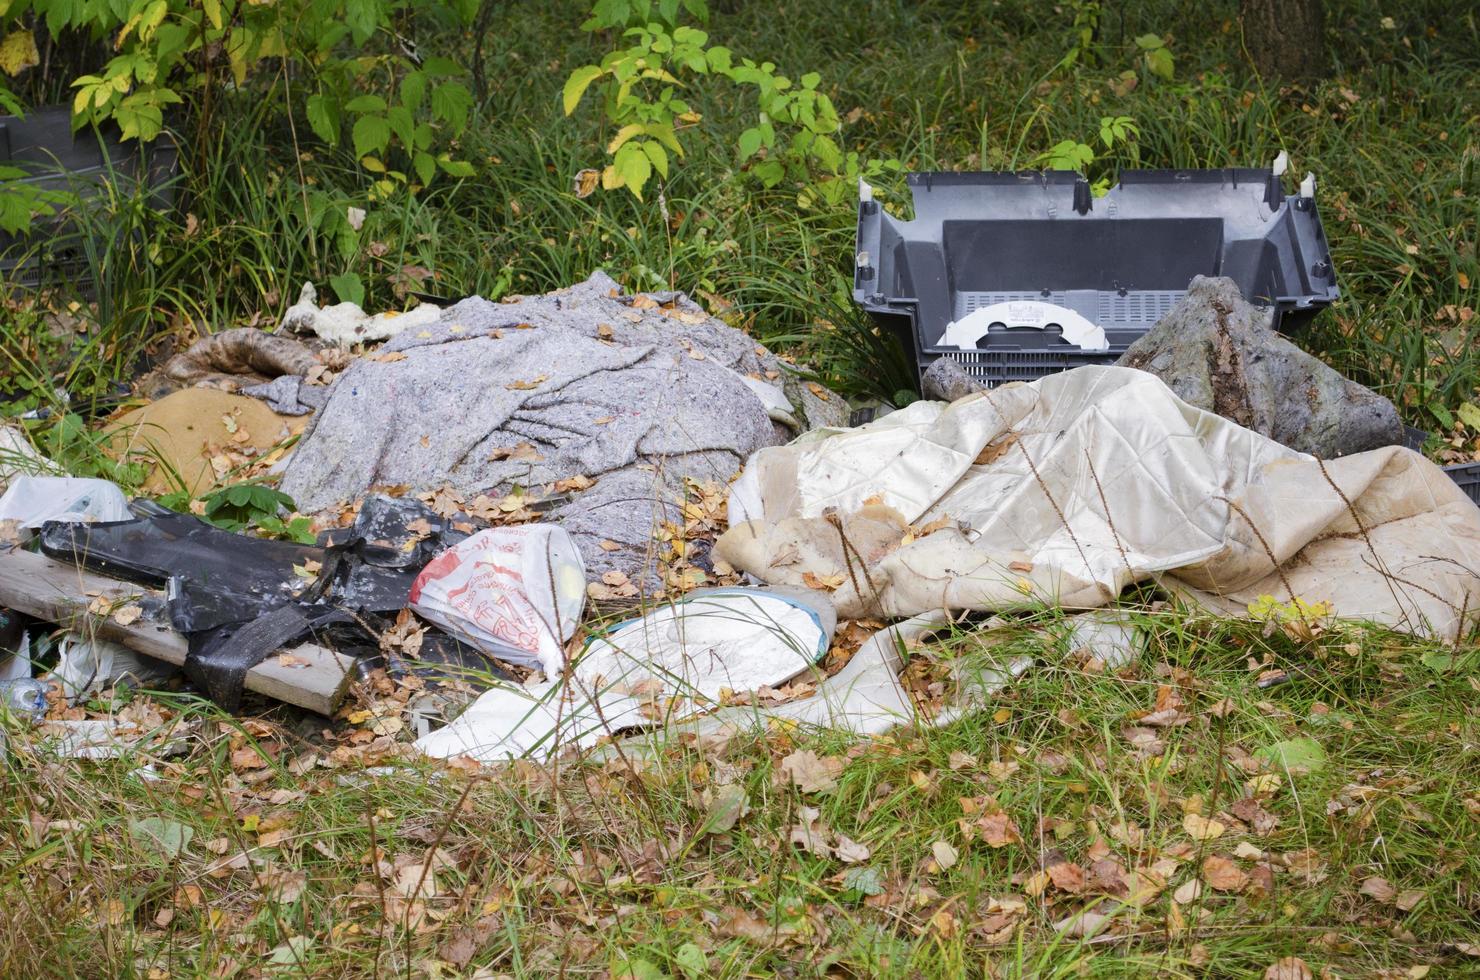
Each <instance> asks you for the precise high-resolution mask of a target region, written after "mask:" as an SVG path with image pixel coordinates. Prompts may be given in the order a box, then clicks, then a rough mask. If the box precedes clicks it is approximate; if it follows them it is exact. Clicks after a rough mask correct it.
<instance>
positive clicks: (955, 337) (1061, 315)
mask: <svg viewBox="0 0 1480 980" xmlns="http://www.w3.org/2000/svg"><path fill="white" fill-rule="evenodd" d="M994 323H1000V324H1002V325H1004V326H1007V327H1034V328H1036V329H1038V330H1042V329H1044V328H1045V327H1047V326H1049V325H1051V324H1058V326H1059V328H1060V329H1062V330H1063V332H1064V339H1065V340H1067V341H1068V342H1069V343H1071V344H1074V345H1075V346H1077V347H1079V349H1080V350H1109V349H1110V341H1109V339H1108V338H1106V336H1105V331H1104V329H1103V328H1101V327H1100V326H1098V325H1096V324H1093V323H1090V322H1089V321H1088V320H1086V319H1085V318H1084V317H1082V316H1080V315H1079V314H1078V313H1076V312H1074V311H1073V310H1071V309H1069V308H1068V307H1065V306H1059V305H1058V304H1057V303H1043V302H1040V301H1038V300H1021V301H1019V300H1014V301H1012V302H1008V303H993V304H992V305H991V306H984V307H982V308H981V309H979V310H972V311H971V312H970V313H968V314H966V315H965V316H963V317H962V318H961V319H959V320H953V321H951V323H950V324H948V325H947V326H946V332H945V333H944V334H942V335H941V338H940V344H941V346H942V347H958V348H960V349H961V350H973V349H975V348H976V345H977V342H978V341H980V340H981V339H982V338H983V337H985V336H986V335H987V331H988V329H989V328H990V327H991V326H992V324H994Z"/></svg>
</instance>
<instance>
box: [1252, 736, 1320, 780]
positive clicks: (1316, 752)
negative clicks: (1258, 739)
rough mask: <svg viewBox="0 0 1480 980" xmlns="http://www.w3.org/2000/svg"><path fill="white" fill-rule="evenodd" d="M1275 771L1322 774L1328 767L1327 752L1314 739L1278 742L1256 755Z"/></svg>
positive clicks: (1294, 773)
mask: <svg viewBox="0 0 1480 980" xmlns="http://www.w3.org/2000/svg"><path fill="white" fill-rule="evenodd" d="M1254 754H1255V755H1256V756H1258V757H1259V758H1261V759H1264V760H1265V761H1266V762H1268V763H1269V764H1270V765H1271V766H1273V767H1274V768H1275V769H1277V770H1280V771H1287V772H1289V773H1291V774H1292V775H1304V774H1306V773H1312V772H1320V771H1321V770H1322V769H1324V768H1325V767H1326V750H1325V749H1323V748H1321V743H1320V742H1317V741H1316V740H1315V739H1313V738H1292V739H1289V740H1287V741H1284V742H1276V743H1275V744H1273V745H1270V746H1266V747H1265V748H1262V749H1260V750H1259V751H1258V752H1255V753H1254Z"/></svg>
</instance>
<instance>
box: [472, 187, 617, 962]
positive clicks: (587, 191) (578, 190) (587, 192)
mask: <svg viewBox="0 0 1480 980" xmlns="http://www.w3.org/2000/svg"><path fill="white" fill-rule="evenodd" d="M600 184H601V171H600V170H597V169H596V168H595V167H587V168H586V169H584V170H580V171H577V172H576V178H575V181H574V182H573V185H572V187H571V190H572V191H574V192H575V195H576V197H580V198H586V197H590V196H591V195H592V194H594V193H595V192H596V188H597V187H598V186H600ZM457 965H458V966H465V965H466V964H462V963H460V964H457Z"/></svg>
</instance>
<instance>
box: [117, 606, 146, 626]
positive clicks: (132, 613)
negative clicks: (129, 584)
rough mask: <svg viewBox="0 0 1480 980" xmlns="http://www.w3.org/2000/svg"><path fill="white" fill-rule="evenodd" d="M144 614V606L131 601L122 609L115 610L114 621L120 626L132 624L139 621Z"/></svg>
mask: <svg viewBox="0 0 1480 980" xmlns="http://www.w3.org/2000/svg"><path fill="white" fill-rule="evenodd" d="M142 615H144V610H143V608H142V607H140V606H137V605H134V604H132V603H130V604H129V605H127V606H124V607H123V608H122V609H117V610H114V612H113V621H114V622H115V623H117V624H118V625H119V626H132V625H133V624H134V623H137V622H138V621H139V617H140V616H142Z"/></svg>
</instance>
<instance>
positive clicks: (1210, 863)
mask: <svg viewBox="0 0 1480 980" xmlns="http://www.w3.org/2000/svg"><path fill="white" fill-rule="evenodd" d="M1202 873H1203V880H1204V881H1206V882H1207V883H1208V887H1209V888H1211V889H1213V890H1214V891H1219V892H1238V891H1242V890H1243V888H1244V886H1245V885H1247V884H1248V883H1249V875H1248V873H1247V872H1245V871H1244V870H1243V869H1241V868H1240V867H1239V866H1238V865H1236V864H1234V863H1233V862H1232V861H1231V860H1229V859H1228V858H1226V857H1223V856H1221V855H1218V854H1210V855H1208V857H1207V858H1205V859H1204V860H1203V863H1202Z"/></svg>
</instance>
